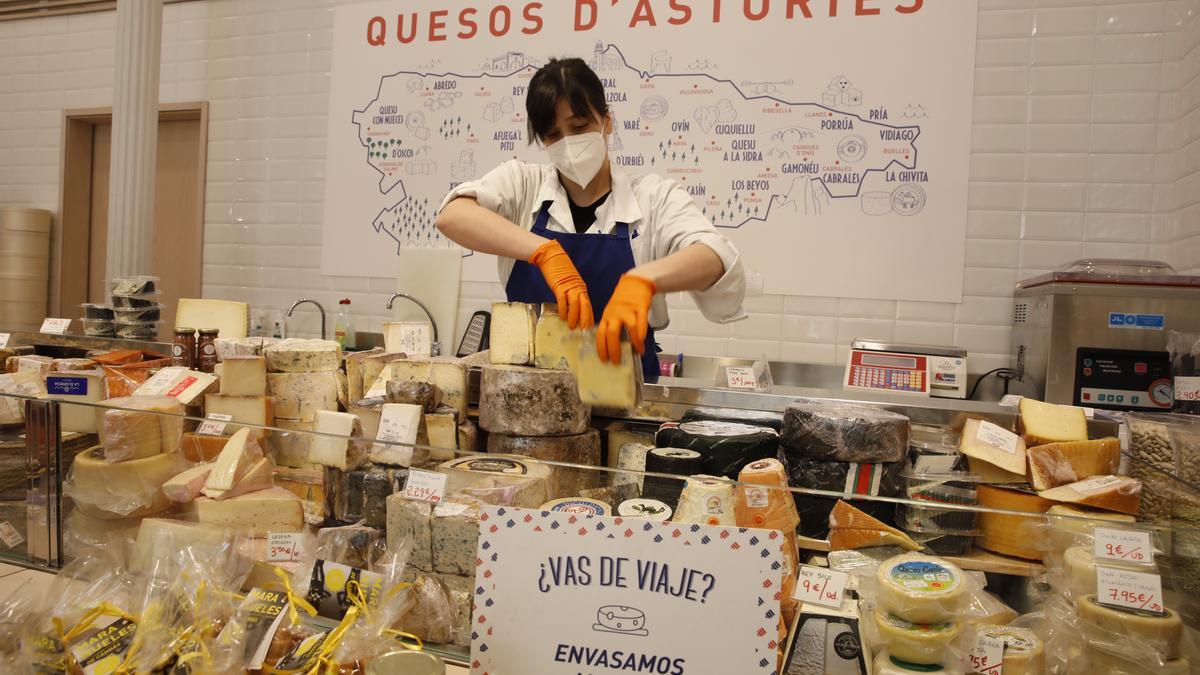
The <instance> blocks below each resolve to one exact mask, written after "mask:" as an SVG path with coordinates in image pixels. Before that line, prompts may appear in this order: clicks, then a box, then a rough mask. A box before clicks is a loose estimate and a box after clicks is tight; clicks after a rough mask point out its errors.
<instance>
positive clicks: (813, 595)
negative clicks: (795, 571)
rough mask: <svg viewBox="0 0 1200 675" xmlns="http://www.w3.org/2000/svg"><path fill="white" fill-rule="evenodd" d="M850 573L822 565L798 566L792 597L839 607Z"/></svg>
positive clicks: (825, 605) (810, 602)
mask: <svg viewBox="0 0 1200 675" xmlns="http://www.w3.org/2000/svg"><path fill="white" fill-rule="evenodd" d="M849 580H850V575H848V574H846V573H845V572H838V571H836V570H830V569H826V568H824V567H812V566H810V565H801V566H800V578H799V579H797V580H796V592H795V593H793V594H792V597H794V598H795V599H797V600H799V601H800V602H803V603H806V604H813V605H821V606H823V607H832V608H833V609H840V608H841V606H842V599H843V596H844V594H845V592H846V583H847V582H848V581H849Z"/></svg>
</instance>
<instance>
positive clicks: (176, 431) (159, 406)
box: [96, 396, 184, 462]
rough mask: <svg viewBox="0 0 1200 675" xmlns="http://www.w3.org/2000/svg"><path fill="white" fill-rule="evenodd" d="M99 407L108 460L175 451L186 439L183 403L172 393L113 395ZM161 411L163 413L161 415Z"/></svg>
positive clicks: (138, 457) (97, 410)
mask: <svg viewBox="0 0 1200 675" xmlns="http://www.w3.org/2000/svg"><path fill="white" fill-rule="evenodd" d="M103 405H104V406H106V407H111V408H121V410H106V409H105V408H96V412H97V413H99V414H101V415H103V418H102V422H101V423H100V424H99V425H98V426H99V429H100V442H101V443H102V444H103V445H104V458H105V459H106V460H107V461H109V462H123V461H128V460H131V459H140V458H143V457H150V456H152V455H157V454H161V453H164V452H173V451H175V450H176V449H177V448H178V447H179V442H180V440H181V439H182V438H183V414H184V410H183V404H182V403H180V402H179V401H177V400H175V399H173V398H171V397H169V396H130V397H126V398H113V399H108V400H107V401H104V402H103ZM160 413H161V414H160Z"/></svg>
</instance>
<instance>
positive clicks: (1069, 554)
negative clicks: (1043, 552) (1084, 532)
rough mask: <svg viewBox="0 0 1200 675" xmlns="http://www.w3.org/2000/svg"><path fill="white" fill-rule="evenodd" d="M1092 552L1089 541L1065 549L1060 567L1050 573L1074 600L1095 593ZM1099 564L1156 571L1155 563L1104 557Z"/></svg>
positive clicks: (1094, 571)
mask: <svg viewBox="0 0 1200 675" xmlns="http://www.w3.org/2000/svg"><path fill="white" fill-rule="evenodd" d="M1092 552H1093V548H1092V544H1091V543H1090V542H1089V543H1088V544H1086V545H1080V546H1072V547H1070V548H1068V549H1066V551H1064V552H1063V554H1062V569H1061V570H1060V571H1059V573H1058V574H1055V575H1052V576H1053V578H1054V579H1055V580H1056V581H1058V580H1059V579H1061V585H1062V586H1063V587H1065V588H1066V590H1068V591H1070V592H1071V597H1072V598H1074V599H1076V600H1078V599H1079V598H1082V597H1083V596H1085V595H1095V593H1096V580H1097V577H1098V575H1099V572H1097V571H1096V564H1097V563H1096V559H1095V558H1094V557H1093V555H1092ZM1151 561H1153V556H1151ZM1100 564H1101V565H1104V566H1105V567H1120V568H1127V569H1130V570H1132V571H1135V572H1147V573H1156V572H1157V571H1158V568H1157V567H1156V566H1155V565H1138V564H1134V563H1123V562H1121V561H1116V560H1107V559H1106V560H1103V561H1101V562H1100ZM1056 585H1057V584H1056Z"/></svg>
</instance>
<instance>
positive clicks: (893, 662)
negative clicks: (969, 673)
mask: <svg viewBox="0 0 1200 675" xmlns="http://www.w3.org/2000/svg"><path fill="white" fill-rule="evenodd" d="M871 672H872V674H873V675H911V674H912V673H951V672H953V671H950V670H946V669H945V668H943V667H942V666H941V665H928V666H923V665H919V664H916V663H909V662H908V661H901V660H899V659H897V658H895V657H893V656H892V655H891V654H889V653H888V651H887V650H886V649H885V650H883V651H882V652H879V654H878V655H876V656H875V665H874V667H872V669H871Z"/></svg>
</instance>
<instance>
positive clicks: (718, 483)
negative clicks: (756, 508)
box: [671, 475, 737, 525]
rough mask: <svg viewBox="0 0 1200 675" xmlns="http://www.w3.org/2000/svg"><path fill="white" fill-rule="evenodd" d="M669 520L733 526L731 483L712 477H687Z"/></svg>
mask: <svg viewBox="0 0 1200 675" xmlns="http://www.w3.org/2000/svg"><path fill="white" fill-rule="evenodd" d="M671 520H672V521H673V522H676V523H699V524H701V525H736V524H737V516H736V515H735V513H734V502H733V484H732V483H730V482H728V481H726V480H722V479H721V478H718V477H716V476H704V475H700V476H692V477H691V478H688V479H687V483H685V484H684V486H683V494H681V495H680V496H679V505H678V506H677V507H675V517H674V518H672V519H671Z"/></svg>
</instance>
